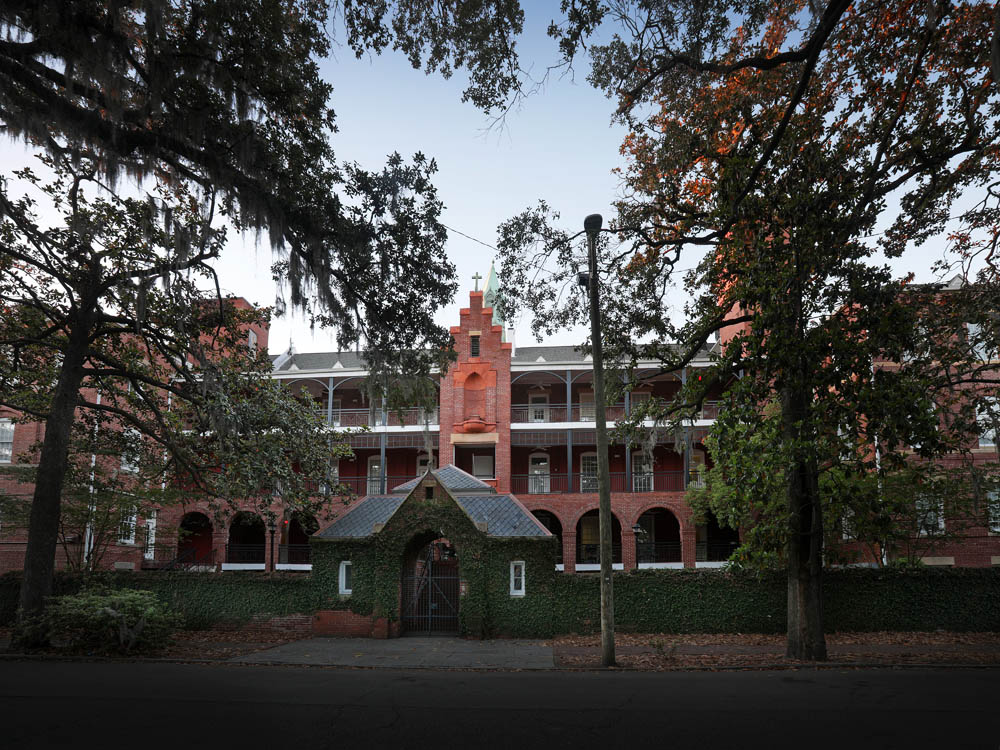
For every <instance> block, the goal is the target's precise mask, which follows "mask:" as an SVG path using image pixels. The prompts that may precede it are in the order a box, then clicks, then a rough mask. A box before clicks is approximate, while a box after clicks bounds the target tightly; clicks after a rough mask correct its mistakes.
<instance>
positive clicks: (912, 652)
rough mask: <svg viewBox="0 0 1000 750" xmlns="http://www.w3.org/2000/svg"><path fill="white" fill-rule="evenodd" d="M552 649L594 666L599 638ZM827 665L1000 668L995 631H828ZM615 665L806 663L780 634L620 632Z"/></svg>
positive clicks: (578, 664) (562, 641) (565, 663)
mask: <svg viewBox="0 0 1000 750" xmlns="http://www.w3.org/2000/svg"><path fill="white" fill-rule="evenodd" d="M551 643H552V649H553V653H554V655H555V661H556V665H557V666H561V667H570V668H574V667H575V668H587V667H596V666H598V665H599V664H600V636H597V635H586V636H575V635H573V636H561V637H558V638H554V639H553V640H552V641H551ZM826 643H827V650H828V655H829V661H828V663H829V664H831V665H834V666H836V665H843V666H850V665H853V664H886V665H888V664H969V665H996V666H1000V633H944V632H933V633H830V634H828V635H827V637H826ZM615 657H616V661H617V663H618V666H619V667H622V668H625V669H641V670H651V671H662V670H673V669H692V668H698V669H729V668H738V667H746V668H754V667H764V666H772V665H776V664H777V665H787V666H790V667H795V666H806V665H810V664H812V662H802V661H797V660H794V659H787V658H785V637H784V635H763V634H758V633H747V634H725V635H720V634H691V635H687V634H686V635H677V634H672V633H660V634H636V633H619V634H617V635H616V636H615Z"/></svg>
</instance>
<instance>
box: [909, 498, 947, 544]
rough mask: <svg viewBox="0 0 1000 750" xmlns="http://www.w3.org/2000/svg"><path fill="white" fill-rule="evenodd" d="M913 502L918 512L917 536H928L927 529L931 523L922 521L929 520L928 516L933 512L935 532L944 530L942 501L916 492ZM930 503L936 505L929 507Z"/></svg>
mask: <svg viewBox="0 0 1000 750" xmlns="http://www.w3.org/2000/svg"><path fill="white" fill-rule="evenodd" d="M914 502H915V503H916V504H917V508H916V509H917V513H918V514H919V516H918V520H917V524H918V526H917V536H929V533H928V531H929V530H930V528H929V527H930V526H931V525H932V524H927V523H924V519H925V518H927V519H928V520H930V518H929V516H931V514H934V516H935V517H936V520H937V533H943V532H944V530H945V525H944V501H943V500H935V499H934V498H930V497H927V496H926V495H920V494H918V495H917V496H916V499H915V500H914ZM932 505H934V506H936V507H931V506H932Z"/></svg>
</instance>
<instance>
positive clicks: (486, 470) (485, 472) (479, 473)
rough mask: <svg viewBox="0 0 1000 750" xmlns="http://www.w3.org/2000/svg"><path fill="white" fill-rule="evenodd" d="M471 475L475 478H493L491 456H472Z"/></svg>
mask: <svg viewBox="0 0 1000 750" xmlns="http://www.w3.org/2000/svg"><path fill="white" fill-rule="evenodd" d="M472 476H474V477H476V479H493V478H494V477H493V456H473V457H472Z"/></svg>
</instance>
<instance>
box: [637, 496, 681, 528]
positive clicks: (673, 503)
mask: <svg viewBox="0 0 1000 750" xmlns="http://www.w3.org/2000/svg"><path fill="white" fill-rule="evenodd" d="M679 505H680V506H684V508H685V509H686V510H687V511H688V512H687V513H684V512H681V509H680V508H678V506H679ZM654 508H663V510H669V511H670V513H671V514H672V515H673V517H674V518H676V519H677V523H678V525H679V526H680V531H681V534H683V533H684V532H685V530H694V527H695V525H694V524H693V523H690V520H691V512H690V511H691V509H690V508H688V507H687V504H686V503H684V502H683V501H677V500H668V499H666V498H662V497H661V498H659V499H657V498H653V499H650V500H646V501H645V502H644V503H642V504H641V505H638V506H636V510H634V511H633V513H632V517H631V519H630V520H629V524H628V528H629V529H630V530H631V528H632V527H633V526H635V525H636V524H637V523H639V517H640V516H641V515H642V514H643V513H645V512H647V511H650V510H653V509H654Z"/></svg>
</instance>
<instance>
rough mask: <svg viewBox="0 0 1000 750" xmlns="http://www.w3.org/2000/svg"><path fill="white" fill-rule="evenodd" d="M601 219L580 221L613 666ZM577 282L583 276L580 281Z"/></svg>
mask: <svg viewBox="0 0 1000 750" xmlns="http://www.w3.org/2000/svg"><path fill="white" fill-rule="evenodd" d="M603 222H604V220H603V219H602V218H601V215H600V214H591V215H590V216H588V217H587V218H586V219H584V220H583V228H584V231H586V233H587V250H588V252H587V261H588V263H587V265H588V269H589V274H588V275H587V280H586V286H587V291H588V292H589V293H590V339H591V349H592V353H593V360H594V411H595V415H594V416H595V419H596V422H597V425H596V426H597V493H598V497H599V500H600V504H599V506H598V507H599V508H600V510H599V511H598V513H599V516H600V531H601V665H602V666H605V667H613V666H614V665H615V603H614V601H615V600H614V590H613V580H612V573H611V571H612V567H611V563H612V561H613V559H614V558H613V557H612V552H611V529H612V516H611V477H610V469H609V467H608V425H607V419H606V413H605V406H604V404H605V402H604V356H603V350H602V345H601V298H600V283H599V279H598V275H597V235H598V233H599V232H600V231H601V224H602V223H603ZM580 281H581V284H582V282H583V279H581V280H580Z"/></svg>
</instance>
